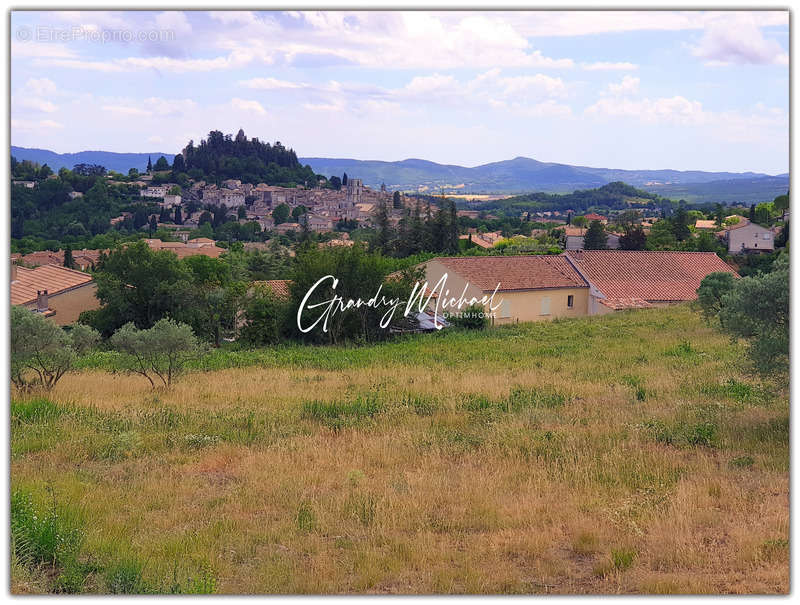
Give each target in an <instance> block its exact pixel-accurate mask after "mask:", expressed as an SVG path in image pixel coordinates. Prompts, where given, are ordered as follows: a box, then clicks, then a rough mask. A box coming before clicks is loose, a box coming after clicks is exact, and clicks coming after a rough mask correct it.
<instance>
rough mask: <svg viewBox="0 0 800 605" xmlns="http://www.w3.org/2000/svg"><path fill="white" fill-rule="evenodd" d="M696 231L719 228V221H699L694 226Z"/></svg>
mask: <svg viewBox="0 0 800 605" xmlns="http://www.w3.org/2000/svg"><path fill="white" fill-rule="evenodd" d="M694 227H695V229H716V228H717V221H714V220H711V221H704V220H699V221H697V222H696V223H695V224H694Z"/></svg>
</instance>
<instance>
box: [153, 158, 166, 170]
mask: <svg viewBox="0 0 800 605" xmlns="http://www.w3.org/2000/svg"><path fill="white" fill-rule="evenodd" d="M164 170H169V162H168V161H167V158H165V157H164V156H163V155H162V156H161V157H160V158H158V160H157V161H156V165H155V171H156V172H163V171H164Z"/></svg>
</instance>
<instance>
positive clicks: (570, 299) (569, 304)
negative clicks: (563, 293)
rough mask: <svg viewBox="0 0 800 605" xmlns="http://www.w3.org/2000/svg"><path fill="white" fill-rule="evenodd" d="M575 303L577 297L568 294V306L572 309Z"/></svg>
mask: <svg viewBox="0 0 800 605" xmlns="http://www.w3.org/2000/svg"><path fill="white" fill-rule="evenodd" d="M574 303H575V297H574V296H573V295H572V294H570V295H568V296H567V307H568V308H570V309H571V308H572V307H573V306H574Z"/></svg>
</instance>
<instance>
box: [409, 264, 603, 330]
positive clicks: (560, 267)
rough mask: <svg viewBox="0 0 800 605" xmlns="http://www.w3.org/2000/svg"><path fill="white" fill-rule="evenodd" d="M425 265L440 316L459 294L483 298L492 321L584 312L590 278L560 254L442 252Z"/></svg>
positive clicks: (455, 311)
mask: <svg viewBox="0 0 800 605" xmlns="http://www.w3.org/2000/svg"><path fill="white" fill-rule="evenodd" d="M424 269H425V279H426V281H427V283H428V288H429V289H431V290H434V291H435V293H436V295H437V297H436V298H437V300H438V301H439V305H440V306H439V308H438V311H437V312H438V313H439V314H440V315H443V316H444V317H445V318H446V317H447V314H448V313H451V312H453V313H457V312H458V310H457V309H455V308H446V307H445V308H442V307H443V306H444V305H445V304H446V303H445V302H444V301H445V300H448V299H459V298H462V297H463V298H464V299H467V300H471V299H473V298H474V299H485V300H486V302H485V304H484V305H483V307H484V310H485V312H486V313H488V314H489V316H490V321H491V323H492V324H493V325H501V324H508V323H516V322H520V321H541V320H546V319H554V318H556V317H580V316H582V315H587V314H588V304H589V284H588V283H587V282H586V280H585V279H583V277H581V275H580V273H578V271H576V270H575V268H574V267H573V266H572V265H571V264H570V263H569V262H568V261H567V259H566V258H565V257H564V256H535V255H532V256H464V257H444V258H434V259H431V260H429V261H427V262H426V263H424ZM445 276H446V277H445ZM437 284H438V287H437ZM490 298H491V300H488V299H490ZM434 306H435V303H432V304H431V305H430V306H429V308H433V307H434ZM492 307H493V308H492ZM461 310H462V311H463V310H464V307H462V309H461Z"/></svg>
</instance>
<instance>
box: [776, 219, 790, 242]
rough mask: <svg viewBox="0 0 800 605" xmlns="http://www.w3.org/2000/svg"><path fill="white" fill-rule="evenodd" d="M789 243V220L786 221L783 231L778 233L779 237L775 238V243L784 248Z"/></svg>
mask: <svg viewBox="0 0 800 605" xmlns="http://www.w3.org/2000/svg"><path fill="white" fill-rule="evenodd" d="M788 243H789V221H786V224H785V225H784V226H783V229H781V232H780V233H779V234H778V237H776V238H775V245H776V246H777V247H778V248H784V247H786V245H787V244H788Z"/></svg>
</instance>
